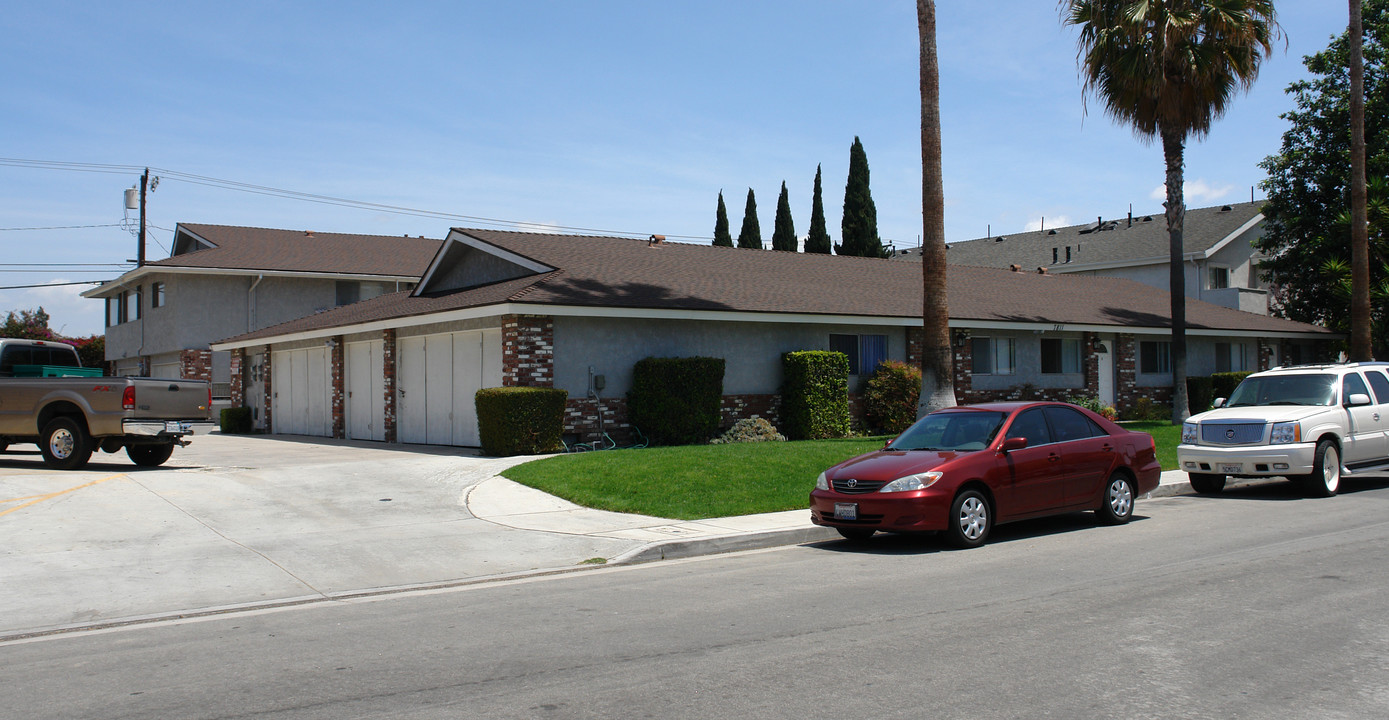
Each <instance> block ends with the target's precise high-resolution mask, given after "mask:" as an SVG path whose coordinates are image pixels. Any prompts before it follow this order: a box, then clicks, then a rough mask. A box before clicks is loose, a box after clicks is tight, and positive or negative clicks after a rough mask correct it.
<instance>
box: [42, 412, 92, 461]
mask: <svg viewBox="0 0 1389 720" xmlns="http://www.w3.org/2000/svg"><path fill="white" fill-rule="evenodd" d="M39 450H41V451H43V462H44V464H46V465H48V466H49V467H51V468H54V469H56V470H76V469H78V468H80V467H82V466H83V465H86V464H87V460H89V459H90V458H91V457H92V440H91V438H89V437H87V430H86V429H85V428H83V427H82V423H80V422H78V421H76V420H74V419H72V418H70V417H56V418H53V419H52V420H50V421H49V422H48V425H47V426H45V427H44V429H43V438H42V439H41V440H40V441H39Z"/></svg>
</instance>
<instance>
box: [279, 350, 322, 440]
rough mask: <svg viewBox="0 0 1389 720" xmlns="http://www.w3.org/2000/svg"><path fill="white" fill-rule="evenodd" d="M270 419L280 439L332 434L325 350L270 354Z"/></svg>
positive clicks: (289, 351) (286, 351) (282, 351)
mask: <svg viewBox="0 0 1389 720" xmlns="http://www.w3.org/2000/svg"><path fill="white" fill-rule="evenodd" d="M270 368H271V385H272V397H271V407H272V412H273V414H272V416H271V417H272V418H273V424H274V430H275V432H276V433H278V434H282V435H316V436H319V437H329V436H331V435H332V434H333V416H332V410H331V408H332V405H331V403H330V401H329V398H330V397H331V394H332V387H331V386H332V379H331V375H329V372H328V348H326V347H315V348H305V349H302V350H281V351H278V352H274V353H271V360H270Z"/></svg>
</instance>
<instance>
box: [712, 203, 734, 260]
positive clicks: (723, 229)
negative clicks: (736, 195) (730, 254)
mask: <svg viewBox="0 0 1389 720" xmlns="http://www.w3.org/2000/svg"><path fill="white" fill-rule="evenodd" d="M714 244H715V245H720V246H723V247H733V236H732V235H730V234H729V232H728V208H727V207H725V206H724V204H723V191H722V190H720V191H719V210H718V216H717V217H716V218H715V219H714Z"/></svg>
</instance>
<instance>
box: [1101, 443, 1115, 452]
mask: <svg viewBox="0 0 1389 720" xmlns="http://www.w3.org/2000/svg"><path fill="white" fill-rule="evenodd" d="M1100 449H1101V450H1103V451H1105V452H1114V446H1113V445H1110V444H1109V443H1105V444H1103V445H1101V446H1100Z"/></svg>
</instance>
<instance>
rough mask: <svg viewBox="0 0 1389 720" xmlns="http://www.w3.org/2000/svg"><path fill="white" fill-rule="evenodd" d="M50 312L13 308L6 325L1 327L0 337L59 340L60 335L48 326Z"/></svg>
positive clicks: (6, 319) (6, 318) (7, 316)
mask: <svg viewBox="0 0 1389 720" xmlns="http://www.w3.org/2000/svg"><path fill="white" fill-rule="evenodd" d="M48 320H49V318H48V313H46V312H44V310H43V308H42V307H40V308H39V309H38V310H19V311H17V312H16V311H14V310H11V311H10V312H9V314H7V315H6V317H5V326H4V328H3V329H0V337H6V338H17V339H21V340H57V339H58V336H57V335H56V334H55V333H54V332H53V331H52V330H50V329H49V328H48Z"/></svg>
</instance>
